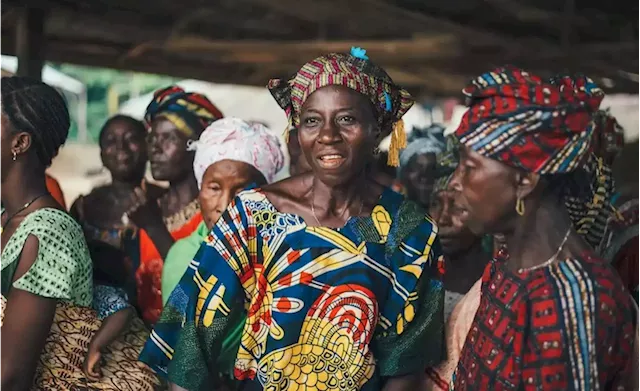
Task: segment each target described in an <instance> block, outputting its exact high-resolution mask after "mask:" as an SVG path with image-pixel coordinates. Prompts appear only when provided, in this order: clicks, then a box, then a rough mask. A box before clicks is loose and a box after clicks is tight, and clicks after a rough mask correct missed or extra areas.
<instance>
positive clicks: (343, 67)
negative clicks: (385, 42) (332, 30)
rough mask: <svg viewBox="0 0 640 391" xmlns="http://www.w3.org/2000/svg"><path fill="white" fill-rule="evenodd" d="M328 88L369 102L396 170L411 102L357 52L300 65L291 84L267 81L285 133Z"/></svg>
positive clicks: (364, 56) (404, 142) (285, 81)
mask: <svg viewBox="0 0 640 391" xmlns="http://www.w3.org/2000/svg"><path fill="white" fill-rule="evenodd" d="M330 85H341V86H345V87H348V88H351V89H352V90H354V91H357V92H359V93H361V94H362V95H365V96H366V97H368V98H369V100H370V101H371V103H372V104H373V107H374V109H375V112H376V115H377V118H378V125H379V128H380V131H381V132H383V133H384V135H385V136H386V135H387V134H389V133H392V137H391V146H390V148H389V159H388V164H389V165H391V166H394V167H397V166H398V164H399V152H400V149H402V148H404V147H406V135H405V133H404V125H403V122H402V120H401V118H402V116H403V115H404V114H405V113H406V112H407V111H408V110H409V109H410V108H411V106H412V105H413V99H412V98H411V95H410V94H409V92H408V91H406V90H404V89H402V88H401V87H400V86H398V85H396V84H395V83H394V82H393V80H392V79H391V77H389V75H388V74H387V73H386V72H385V71H384V70H383V69H382V68H380V67H379V66H377V65H375V64H374V63H373V62H371V61H370V60H369V57H367V55H366V51H365V50H363V49H360V48H352V49H351V53H350V54H342V53H332V54H327V55H324V56H320V57H318V58H316V59H315V60H312V61H310V62H308V63H306V64H305V65H303V66H302V68H301V69H300V70H299V71H298V72H297V73H296V74H295V76H293V78H291V79H290V80H283V79H272V80H270V81H269V84H268V86H267V88H268V89H269V91H271V94H272V95H273V97H274V98H275V100H276V102H278V104H279V105H280V107H282V109H283V110H284V111H285V113H286V114H287V118H288V119H289V126H288V128H287V129H286V133H288V131H289V129H290V128H291V127H298V126H299V125H300V110H301V109H302V106H303V105H304V103H305V102H306V100H307V98H309V96H310V95H311V94H312V93H314V92H315V91H316V90H317V89H319V88H322V87H326V86H330Z"/></svg>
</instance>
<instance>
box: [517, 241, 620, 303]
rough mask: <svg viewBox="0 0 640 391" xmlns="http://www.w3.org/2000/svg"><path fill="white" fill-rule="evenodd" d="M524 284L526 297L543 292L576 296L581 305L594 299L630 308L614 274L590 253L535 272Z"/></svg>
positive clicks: (612, 270)
mask: <svg viewBox="0 0 640 391" xmlns="http://www.w3.org/2000/svg"><path fill="white" fill-rule="evenodd" d="M525 281H526V284H525V285H524V287H523V288H525V291H526V292H527V293H528V294H529V295H530V296H531V295H537V294H540V293H541V292H543V293H544V292H547V294H545V295H543V296H547V295H548V296H549V298H551V297H557V296H560V297H565V298H566V297H577V298H578V299H579V300H580V301H584V300H586V301H585V303H587V302H589V301H591V302H593V301H594V300H595V302H596V303H607V302H608V303H610V304H611V305H614V304H615V305H616V306H618V307H619V308H623V307H624V308H626V309H627V310H629V309H630V308H631V307H630V305H631V302H630V300H631V297H630V295H629V293H628V292H627V291H626V289H625V287H624V284H623V283H622V280H621V279H620V276H619V275H618V273H617V272H616V271H615V269H614V268H613V267H612V266H611V265H610V264H609V262H607V261H606V260H604V259H602V258H600V257H598V256H597V255H595V254H594V253H593V252H591V251H586V252H584V253H583V254H580V255H575V256H572V257H570V258H568V259H565V260H564V261H562V262H556V263H553V264H551V265H549V266H547V267H544V268H541V269H537V270H535V271H534V272H532V273H530V274H529V275H528V276H527V278H526V280H525ZM576 295H577V296H576ZM585 298H586V299H585Z"/></svg>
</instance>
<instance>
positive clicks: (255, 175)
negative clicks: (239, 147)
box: [198, 159, 267, 229]
mask: <svg viewBox="0 0 640 391" xmlns="http://www.w3.org/2000/svg"><path fill="white" fill-rule="evenodd" d="M266 182H267V181H266V180H265V179H264V176H263V175H262V174H261V173H260V171H258V170H257V169H256V168H255V167H253V166H251V165H249V164H247V163H244V162H239V161H235V160H228V159H225V160H221V161H219V162H215V163H213V164H212V165H210V166H209V167H207V170H206V171H205V172H204V175H203V176H202V185H201V187H200V194H199V196H198V202H199V203H200V209H201V210H202V217H203V218H204V222H205V224H206V225H207V228H209V229H211V228H212V227H213V225H214V224H215V223H216V222H217V221H218V219H219V218H220V216H221V215H222V213H223V212H224V211H225V209H227V206H229V203H230V202H231V200H233V197H235V196H236V195H238V193H239V192H241V191H242V190H244V189H245V188H246V187H247V186H249V185H250V184H252V183H253V184H255V185H257V186H262V185H263V184H265V183H266Z"/></svg>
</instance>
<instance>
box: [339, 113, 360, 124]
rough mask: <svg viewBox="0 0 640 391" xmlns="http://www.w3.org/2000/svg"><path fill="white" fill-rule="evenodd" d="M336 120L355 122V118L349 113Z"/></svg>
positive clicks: (348, 122) (344, 122) (345, 122)
mask: <svg viewBox="0 0 640 391" xmlns="http://www.w3.org/2000/svg"><path fill="white" fill-rule="evenodd" d="M338 122H339V123H341V124H347V125H350V124H353V123H354V122H356V119H355V118H354V117H352V116H350V115H345V116H343V117H340V118H338Z"/></svg>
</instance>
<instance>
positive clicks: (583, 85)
mask: <svg viewBox="0 0 640 391" xmlns="http://www.w3.org/2000/svg"><path fill="white" fill-rule="evenodd" d="M462 92H463V94H464V95H465V96H466V98H467V102H466V103H467V106H469V110H467V112H466V113H465V114H464V116H463V117H462V120H461V122H460V125H459V126H458V128H457V129H456V131H455V136H456V138H458V140H459V141H460V143H461V144H462V145H464V146H466V147H467V148H470V149H471V150H473V151H475V152H477V153H479V154H481V155H483V156H485V157H488V158H490V159H493V160H497V161H499V162H502V163H504V164H506V165H509V166H511V167H515V168H518V169H522V170H525V171H528V172H535V173H537V174H540V175H546V176H554V175H560V174H567V175H565V183H566V185H565V186H563V188H562V191H563V194H562V196H563V200H564V203H565V206H566V207H567V211H568V212H569V216H570V217H571V220H572V222H573V225H574V228H575V229H576V231H577V232H578V233H579V234H580V235H582V236H583V237H584V238H585V240H586V241H587V242H588V243H589V244H590V245H591V246H592V247H593V248H596V249H597V248H598V246H599V245H600V244H601V242H602V238H603V236H604V231H605V228H606V222H607V219H608V218H609V217H610V216H611V215H612V213H613V208H612V207H611V204H610V199H611V196H612V194H613V191H614V184H613V176H612V174H611V170H610V169H609V167H607V165H606V164H604V161H603V159H602V158H599V157H596V155H594V154H593V153H592V148H591V141H592V139H593V134H594V128H595V127H594V121H593V119H594V116H595V114H596V112H597V110H598V108H599V107H600V103H601V102H602V99H603V98H604V92H603V91H602V90H601V89H600V88H599V87H598V86H597V85H596V84H595V83H594V82H593V80H591V79H589V78H588V77H586V76H584V75H573V76H569V75H558V76H555V77H552V78H551V79H549V80H543V79H542V78H541V77H540V76H537V75H535V74H532V73H530V72H527V71H525V70H522V69H518V68H516V67H513V66H505V67H501V68H496V69H494V70H493V71H491V72H487V73H484V74H482V75H480V76H478V77H477V78H475V79H473V80H472V81H471V82H470V83H469V85H468V86H467V87H466V88H464V89H463V90H462ZM569 174H570V175H569Z"/></svg>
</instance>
